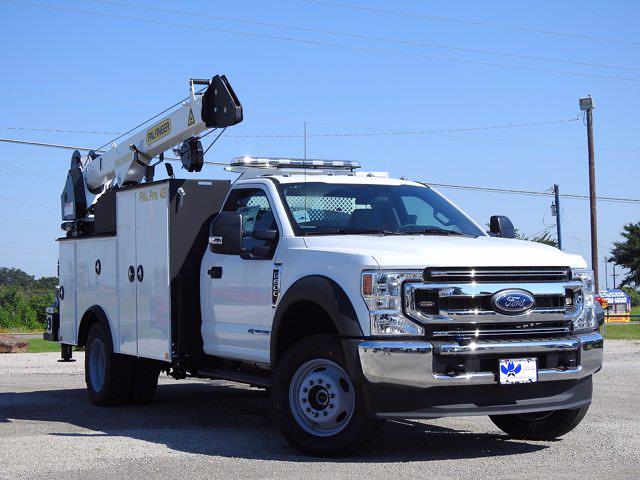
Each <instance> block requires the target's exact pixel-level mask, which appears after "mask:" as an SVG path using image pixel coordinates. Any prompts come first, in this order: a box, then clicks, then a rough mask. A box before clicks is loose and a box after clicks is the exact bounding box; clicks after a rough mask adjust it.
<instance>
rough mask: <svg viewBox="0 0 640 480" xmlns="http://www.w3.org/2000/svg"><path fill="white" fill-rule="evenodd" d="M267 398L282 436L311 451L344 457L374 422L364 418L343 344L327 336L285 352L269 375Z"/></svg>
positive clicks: (296, 345)
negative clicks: (272, 373) (270, 388)
mask: <svg viewBox="0 0 640 480" xmlns="http://www.w3.org/2000/svg"><path fill="white" fill-rule="evenodd" d="M272 401H273V407H274V411H275V416H276V421H277V423H278V426H279V427H280V430H281V431H282V433H283V435H284V436H285V438H286V439H287V440H288V441H289V443H290V444H291V445H293V446H294V447H296V448H298V449H299V450H300V451H302V452H303V453H307V454H310V455H317V456H331V457H334V456H344V455H347V454H349V453H351V452H353V451H354V450H356V449H357V448H359V447H360V446H362V445H363V444H364V442H365V441H366V440H367V439H368V438H370V437H371V433H372V430H373V429H374V428H375V426H376V425H377V424H378V422H377V421H376V420H374V419H370V418H367V415H366V412H365V408H364V401H363V398H362V394H361V390H360V388H359V386H358V385H357V384H355V383H354V382H353V381H352V379H351V378H350V377H349V374H348V373H347V368H346V364H345V361H344V356H343V353H342V346H341V344H340V342H339V341H338V339H336V338H334V337H330V336H324V335H318V336H313V337H309V338H306V339H304V340H302V341H300V342H299V343H297V344H295V345H294V346H292V347H291V348H290V349H289V350H287V352H286V353H285V354H284V355H283V357H282V359H281V360H280V362H279V363H278V367H277V369H276V372H275V375H274V379H273V385H272Z"/></svg>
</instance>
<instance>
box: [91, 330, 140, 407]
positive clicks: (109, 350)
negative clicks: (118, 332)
mask: <svg viewBox="0 0 640 480" xmlns="http://www.w3.org/2000/svg"><path fill="white" fill-rule="evenodd" d="M84 371H85V382H86V384H87V391H88V392H89V399H90V400H91V402H92V403H93V404H94V405H98V406H101V407H108V406H115V405H122V404H124V403H126V401H127V399H128V395H129V391H130V388H131V380H132V377H131V365H130V360H129V359H127V358H126V357H120V356H117V355H114V354H113V346H112V343H111V336H110V335H109V334H108V332H107V331H106V329H105V328H104V327H103V326H102V324H100V323H96V324H94V325H92V326H91V328H90V330H89V334H88V336H87V344H86V348H85V357H84Z"/></svg>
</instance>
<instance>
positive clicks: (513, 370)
mask: <svg viewBox="0 0 640 480" xmlns="http://www.w3.org/2000/svg"><path fill="white" fill-rule="evenodd" d="M498 363H499V367H500V368H499V370H500V383H502V384H512V383H533V382H537V381H538V360H537V359H536V358H507V359H501V360H499V361H498Z"/></svg>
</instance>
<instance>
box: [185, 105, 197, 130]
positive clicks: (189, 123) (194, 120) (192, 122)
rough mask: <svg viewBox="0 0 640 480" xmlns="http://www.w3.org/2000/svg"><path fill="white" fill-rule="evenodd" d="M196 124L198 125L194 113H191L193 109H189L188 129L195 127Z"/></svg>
mask: <svg viewBox="0 0 640 480" xmlns="http://www.w3.org/2000/svg"><path fill="white" fill-rule="evenodd" d="M194 123H196V119H195V117H194V116H193V111H191V109H189V119H188V120H187V127H189V126H191V125H193V124H194Z"/></svg>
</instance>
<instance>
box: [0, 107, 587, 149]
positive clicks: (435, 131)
mask: <svg viewBox="0 0 640 480" xmlns="http://www.w3.org/2000/svg"><path fill="white" fill-rule="evenodd" d="M163 113H164V112H163ZM159 115H161V114H159ZM156 116H158V115H156ZM154 118H155V117H154ZM578 120H579V118H578V117H573V118H568V119H562V120H544V121H540V122H526V123H509V124H500V125H488V126H481V127H462V128H445V129H433V130H396V131H376V132H342V133H317V134H309V135H307V137H315V138H326V137H378V136H397V135H433V134H438V133H453V132H476V131H484V130H501V129H510V128H526V127H540V126H545V125H556V124H560V123H572V122H577V121H578ZM147 121H148V120H147ZM144 123H147V122H144ZM144 123H142V124H140V125H144ZM0 128H3V127H0ZM11 128H13V129H14V130H19V129H24V130H31V131H43V132H49V131H51V130H50V129H40V128H26V127H25V128H23V127H11ZM132 130H133V129H131V130H130V131H132ZM60 131H64V132H67V133H76V132H77V133H86V131H82V130H80V131H76V130H60ZM130 131H129V132H130ZM129 132H125V133H122V134H121V135H120V136H122V135H125V134H126V133H129ZM113 133H118V132H113ZM226 137H229V138H302V137H303V135H302V134H299V133H283V134H278V133H265V134H246V135H242V134H240V135H238V134H231V135H226ZM5 140H6V141H10V139H0V141H5ZM16 143H20V141H19V140H16ZM109 143H112V142H109ZM107 145H108V144H107ZM104 146H106V145H103V147H104ZM100 148H102V147H100ZM78 150H80V149H78ZM96 151H97V152H100V151H101V150H99V149H98V150H96Z"/></svg>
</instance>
